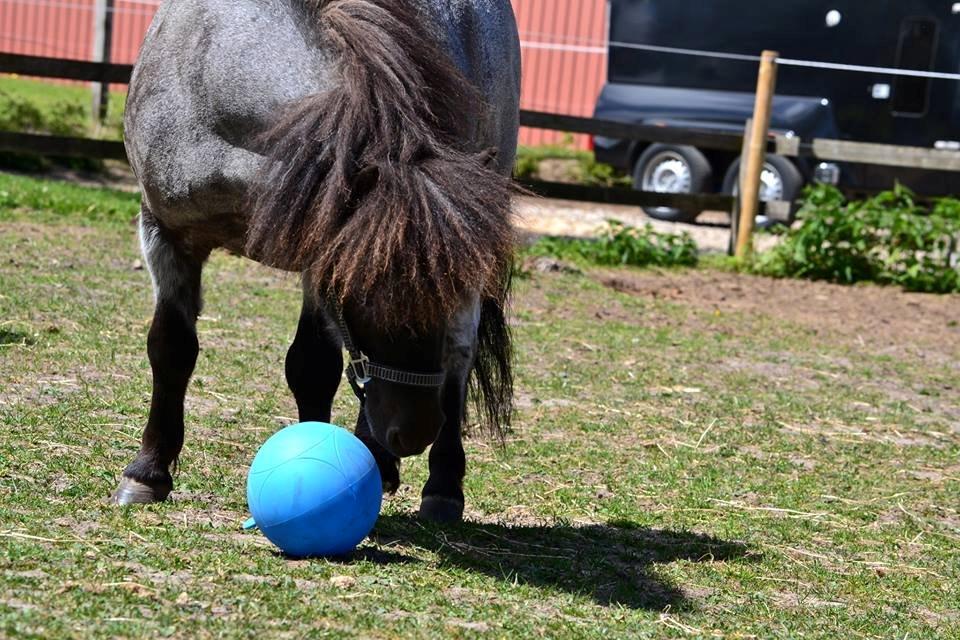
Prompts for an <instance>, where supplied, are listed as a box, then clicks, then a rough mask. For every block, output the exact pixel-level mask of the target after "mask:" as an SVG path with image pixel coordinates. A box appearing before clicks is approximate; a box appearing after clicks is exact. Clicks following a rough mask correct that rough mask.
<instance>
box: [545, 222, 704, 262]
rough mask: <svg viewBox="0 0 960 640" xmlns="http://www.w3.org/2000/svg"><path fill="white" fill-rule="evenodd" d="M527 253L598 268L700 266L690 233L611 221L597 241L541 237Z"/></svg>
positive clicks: (695, 246)
mask: <svg viewBox="0 0 960 640" xmlns="http://www.w3.org/2000/svg"><path fill="white" fill-rule="evenodd" d="M528 251H529V253H530V254H532V255H550V256H555V257H557V258H564V259H573V260H583V261H587V262H591V263H593V264H599V265H613V266H620V265H631V266H637V267H644V266H658V267H678V266H695V265H696V264H697V245H696V243H695V242H694V241H693V238H691V237H690V234H688V233H686V232H684V233H682V234H680V235H675V234H669V233H659V232H657V231H654V229H653V227H651V226H650V225H649V224H648V225H646V226H645V227H642V228H638V227H628V226H626V225H624V224H623V223H622V222H618V221H616V220H610V221H608V222H607V226H606V228H605V229H604V230H603V233H602V234H601V235H600V237H598V238H595V239H580V238H560V237H547V238H541V239H540V240H538V241H537V242H536V243H535V244H534V245H533V246H531V247H530V248H529V250H528Z"/></svg>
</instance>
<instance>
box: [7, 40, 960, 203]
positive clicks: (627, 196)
mask: <svg viewBox="0 0 960 640" xmlns="http://www.w3.org/2000/svg"><path fill="white" fill-rule="evenodd" d="M132 71H133V66H132V65H125V64H111V63H104V62H85V61H81V60H66V59H59V58H44V57H39V56H24V55H19V54H11V53H0V73H16V74H20V75H26V76H38V77H44V78H60V79H67V80H81V81H89V82H97V83H117V84H125V83H128V82H129V80H130V75H131V73H132ZM520 124H521V125H523V126H526V127H533V128H540V129H549V130H554V131H563V132H568V133H583V134H589V135H595V136H603V137H608V138H619V139H625V140H636V141H640V142H650V143H654V142H659V143H664V144H684V145H691V146H695V147H700V148H704V149H718V150H727V151H736V152H740V151H741V149H742V148H743V140H744V138H743V135H742V134H740V133H735V132H721V131H707V130H697V129H677V128H667V127H659V126H652V125H642V124H632V123H624V122H615V121H610V120H599V119H596V118H582V117H575V116H567V115H561V114H555V113H544V112H540V111H526V110H525V111H521V113H520ZM765 144H766V152H767V153H775V154H779V155H785V156H794V157H797V156H804V157H810V158H813V159H815V160H818V161H832V162H848V163H854V164H874V165H883V166H894V167H906V168H918V169H927V170H942V171H960V152H957V151H942V150H937V149H926V148H919V147H900V146H893V145H883V144H872V143H869V144H868V143H860V142H849V141H846V140H823V139H816V140H811V141H808V142H804V141H801V140H799V139H798V138H796V137H787V136H782V135H771V136H768V139H767V140H766V142H765ZM0 150H3V151H21V152H31V153H37V154H44V155H59V156H82V157H92V158H111V159H120V160H125V159H126V154H125V152H124V148H123V143H121V142H117V141H110V140H90V139H83V138H67V137H60V136H46V135H38V134H30V133H19V132H9V131H2V132H0ZM523 184H524V185H525V186H526V187H527V188H529V189H530V190H531V191H533V192H535V193H539V194H542V195H544V196H547V197H553V198H560V199H570V200H582V201H588V202H605V203H610V204H628V205H636V206H642V207H676V208H685V209H697V210H704V209H713V210H724V211H731V210H732V208H733V206H734V204H735V203H734V199H733V198H732V197H730V196H728V195H723V194H668V193H653V192H646V191H635V190H632V189H625V188H609V187H591V186H583V185H570V184H560V183H554V182H542V181H525V182H523ZM774 204H775V203H770V205H769V206H768V205H767V204H766V203H760V210H759V211H760V213H764V212H765V213H766V214H767V215H768V216H770V217H772V218H774V219H784V217H785V213H784V211H783V207H781V206H774ZM779 204H783V203H779Z"/></svg>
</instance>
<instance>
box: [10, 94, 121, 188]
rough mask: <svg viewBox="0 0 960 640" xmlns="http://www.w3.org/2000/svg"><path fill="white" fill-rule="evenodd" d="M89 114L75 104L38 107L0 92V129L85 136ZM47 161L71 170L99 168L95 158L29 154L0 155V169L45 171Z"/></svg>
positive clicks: (17, 96) (12, 95)
mask: <svg viewBox="0 0 960 640" xmlns="http://www.w3.org/2000/svg"><path fill="white" fill-rule="evenodd" d="M89 118H90V115H89V112H88V111H87V109H86V108H84V107H83V106H82V105H80V104H77V103H75V102H66V101H63V102H54V103H52V104H47V105H43V106H41V105H40V103H38V102H37V101H35V100H31V99H29V98H27V97H23V96H20V95H16V94H14V93H11V92H9V91H6V90H3V89H0V130H2V131H18V132H23V133H41V134H49V135H55V136H68V137H81V138H82V137H86V136H87V135H88V132H89V122H90V120H89ZM50 161H53V162H55V163H56V164H59V165H62V166H67V167H70V168H74V169H93V170H97V169H100V168H102V167H103V163H102V162H101V161H99V160H96V159H87V158H66V157H58V156H55V157H52V158H49V159H48V158H43V157H41V156H38V155H35V154H30V153H17V152H0V167H3V168H8V169H18V170H21V171H40V170H43V169H48V168H49V165H50Z"/></svg>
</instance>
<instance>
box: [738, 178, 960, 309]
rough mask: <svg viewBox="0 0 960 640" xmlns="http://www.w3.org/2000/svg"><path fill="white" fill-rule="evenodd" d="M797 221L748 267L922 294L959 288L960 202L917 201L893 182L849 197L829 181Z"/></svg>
mask: <svg viewBox="0 0 960 640" xmlns="http://www.w3.org/2000/svg"><path fill="white" fill-rule="evenodd" d="M798 217H799V218H800V220H801V224H800V225H798V226H796V227H794V228H792V229H790V230H788V231H787V232H786V234H785V236H784V238H783V242H781V243H780V244H779V245H777V246H776V247H774V248H773V249H771V250H770V251H767V252H765V253H762V254H760V255H759V256H757V257H756V258H755V260H754V262H753V263H752V264H751V265H750V267H749V268H750V270H752V271H754V272H755V273H760V274H763V275H769V276H774V277H794V278H807V279H811V280H829V281H831V282H838V283H841V284H853V283H856V282H876V283H879V284H890V285H897V286H900V287H903V288H904V289H906V290H908V291H918V292H926V293H952V292H960V265H958V254H957V248H958V247H957V243H958V239H960V201H958V200H955V199H952V198H944V199H942V200H939V201H937V202H936V203H935V204H933V205H932V206H922V205H920V204H918V203H917V202H916V200H915V197H914V194H913V193H912V192H911V191H910V190H909V189H907V188H905V187H902V186H897V187H896V188H894V189H893V190H892V191H887V192H884V193H881V194H879V195H877V196H876V197H874V198H871V199H869V200H864V201H854V202H847V201H846V200H845V199H844V197H843V194H841V193H840V191H839V190H837V189H836V188H834V187H831V186H828V185H817V186H814V187H811V188H810V189H809V190H808V191H807V194H806V200H805V202H804V204H803V206H802V208H801V209H800V211H799V213H798Z"/></svg>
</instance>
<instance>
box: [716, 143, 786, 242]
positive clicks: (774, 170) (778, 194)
mask: <svg viewBox="0 0 960 640" xmlns="http://www.w3.org/2000/svg"><path fill="white" fill-rule="evenodd" d="M763 171H764V177H765V179H764V180H763V184H762V185H761V192H760V200H761V201H763V202H767V201H770V200H786V201H788V202H790V203H791V207H790V220H789V222H793V215H794V213H795V207H794V206H793V203H794V202H796V200H797V198H799V197H800V192H801V191H802V190H803V175H801V173H800V170H799V169H797V166H796V165H795V164H793V163H792V162H791V161H790V160H788V159H786V158H784V157H783V156H775V155H768V156H767V159H766V161H765V162H764V164H763ZM767 176H769V177H767ZM739 177H740V158H737V159H736V160H734V161H733V163H732V164H731V165H730V168H729V169H727V174H726V176H724V178H723V192H724V193H729V194H730V195H736V194H737V191H738V188H737V179H738V178H739ZM771 190H773V191H775V193H770V191H771ZM765 191H766V195H764V192H765ZM789 222H788V224H789ZM772 224H776V221H773V220H769V219H766V216H758V217H757V226H758V227H767V226H770V225H772Z"/></svg>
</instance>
